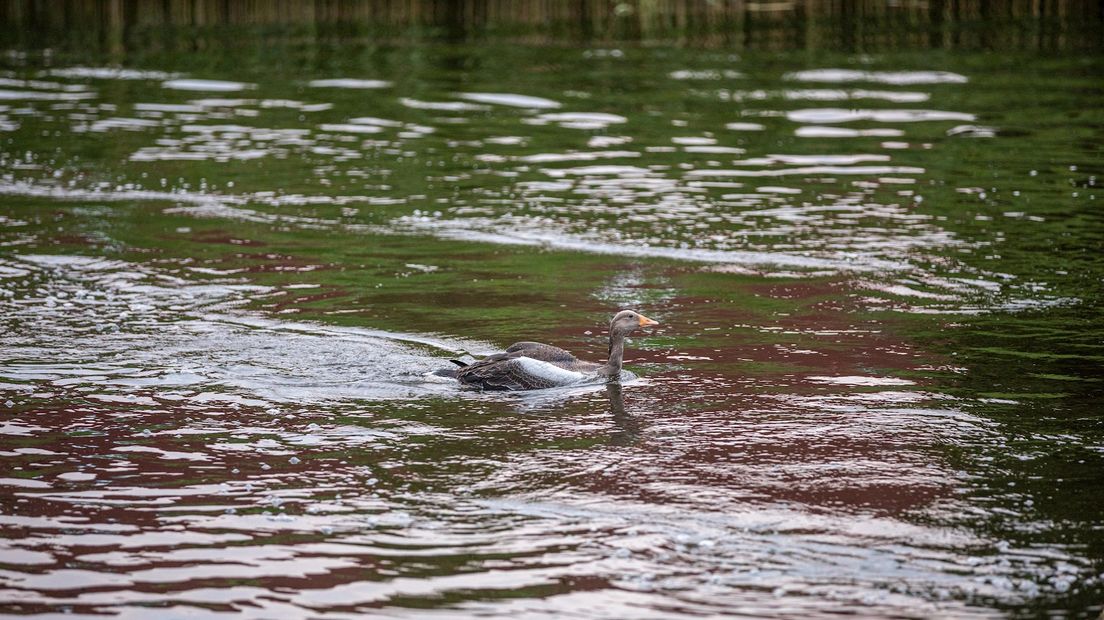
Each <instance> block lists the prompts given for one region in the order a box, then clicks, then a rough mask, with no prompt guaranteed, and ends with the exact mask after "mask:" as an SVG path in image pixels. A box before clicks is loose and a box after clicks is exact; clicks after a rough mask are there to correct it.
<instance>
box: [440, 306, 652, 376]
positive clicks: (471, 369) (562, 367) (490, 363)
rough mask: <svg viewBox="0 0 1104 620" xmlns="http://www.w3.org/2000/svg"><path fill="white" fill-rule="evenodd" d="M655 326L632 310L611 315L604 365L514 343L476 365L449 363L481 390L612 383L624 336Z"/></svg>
mask: <svg viewBox="0 0 1104 620" xmlns="http://www.w3.org/2000/svg"><path fill="white" fill-rule="evenodd" d="M649 325H659V322H658V321H653V320H652V319H649V318H648V317H646V316H644V315H643V314H640V313H639V312H634V311H632V310H622V311H621V312H618V313H617V314H615V315H613V320H612V321H610V330H609V334H610V336H609V359H608V360H606V363H604V364H597V363H594V362H584V361H582V360H580V359H579V358H577V357H575V356H574V355H572V354H570V353H568V352H567V351H564V350H563V349H561V348H559V347H554V346H552V345H548V344H542V343H539V342H517V343H514V344H512V345H510V346H509V347H508V348H507V349H506V350H505V351H504V352H502V353H495V354H494V355H489V356H487V357H485V358H483V359H481V360H479V361H478V362H474V363H472V364H465V363H464V362H460V361H457V360H452V362H453V363H454V364H456V365H458V366H461V368H460V369H459V370H458V371H456V378H457V379H459V380H460V382H461V383H463V384H465V385H470V386H472V387H477V388H479V389H481V390H506V391H517V390H539V389H543V388H550V387H561V386H565V385H572V384H575V383H579V382H581V381H584V380H586V379H591V378H594V379H597V378H604V379H605V380H606V381H616V380H617V379H618V378H619V377H620V376H621V362H622V359H623V358H624V355H625V336H627V335H628V334H629V333H631V332H632V331H633V330H635V329H636V328H638V327H647V326H649Z"/></svg>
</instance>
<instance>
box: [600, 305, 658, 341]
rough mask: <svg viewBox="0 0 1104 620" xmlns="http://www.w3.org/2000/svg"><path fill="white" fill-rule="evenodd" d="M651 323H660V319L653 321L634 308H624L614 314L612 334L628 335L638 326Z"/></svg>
mask: <svg viewBox="0 0 1104 620" xmlns="http://www.w3.org/2000/svg"><path fill="white" fill-rule="evenodd" d="M651 325H659V321H653V320H652V319H649V318H648V317H646V316H644V315H643V314H640V313H639V312H636V311H633V310H622V311H621V312H618V313H617V314H615V315H613V320H612V321H610V335H611V336H613V335H615V334H616V335H620V336H626V335H628V334H629V333H631V332H632V331H634V330H635V329H637V328H638V327H649V326H651Z"/></svg>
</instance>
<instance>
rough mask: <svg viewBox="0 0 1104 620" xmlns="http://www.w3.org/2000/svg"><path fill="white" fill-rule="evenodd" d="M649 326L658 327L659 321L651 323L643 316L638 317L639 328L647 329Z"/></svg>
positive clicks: (651, 321)
mask: <svg viewBox="0 0 1104 620" xmlns="http://www.w3.org/2000/svg"><path fill="white" fill-rule="evenodd" d="M649 325H659V321H653V320H651V319H649V318H648V317H646V316H644V315H643V314H641V315H640V326H641V327H647V326H649Z"/></svg>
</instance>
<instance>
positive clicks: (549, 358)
mask: <svg viewBox="0 0 1104 620" xmlns="http://www.w3.org/2000/svg"><path fill="white" fill-rule="evenodd" d="M506 353H520V354H522V355H524V356H525V357H530V358H532V359H535V360H540V361H542V362H551V363H553V364H562V365H572V364H575V363H578V361H579V358H577V357H575V356H574V355H572V354H570V353H568V352H567V351H565V350H563V349H561V348H559V347H554V346H552V345H550V344H544V343H543V342H515V343H514V344H512V345H510V346H509V347H506Z"/></svg>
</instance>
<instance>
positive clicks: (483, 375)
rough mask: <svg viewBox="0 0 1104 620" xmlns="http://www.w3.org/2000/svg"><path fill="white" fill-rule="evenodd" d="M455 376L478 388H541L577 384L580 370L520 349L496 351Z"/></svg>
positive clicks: (515, 389)
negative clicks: (525, 353) (538, 357)
mask: <svg viewBox="0 0 1104 620" xmlns="http://www.w3.org/2000/svg"><path fill="white" fill-rule="evenodd" d="M456 378H457V379H459V380H460V381H461V382H462V383H464V384H466V385H470V386H473V387H477V388H479V389H481V390H497V391H518V390H540V389H544V388H550V387H559V386H564V385H571V384H572V383H577V382H579V381H580V380H582V379H584V378H585V375H584V374H583V373H580V372H575V371H572V370H567V369H565V368H562V367H561V366H558V365H556V364H554V363H551V362H547V361H544V360H539V359H535V358H532V357H528V356H526V355H523V354H522V353H521V352H520V351H514V352H512V353H497V354H495V355H491V356H488V357H486V358H484V359H482V360H480V361H478V362H476V363H474V364H471V365H470V366H465V367H464V368H461V369H460V370H459V371H458V372H457V373H456Z"/></svg>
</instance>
